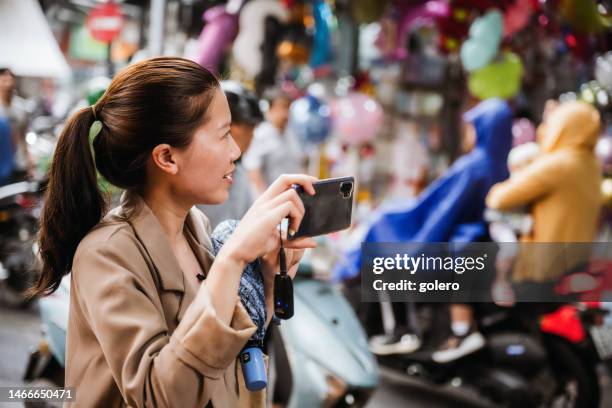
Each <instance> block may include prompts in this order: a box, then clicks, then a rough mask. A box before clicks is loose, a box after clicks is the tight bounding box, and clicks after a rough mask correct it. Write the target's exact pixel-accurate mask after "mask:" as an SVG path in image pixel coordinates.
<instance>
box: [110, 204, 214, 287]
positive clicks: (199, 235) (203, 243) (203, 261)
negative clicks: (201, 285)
mask: <svg viewBox="0 0 612 408" xmlns="http://www.w3.org/2000/svg"><path fill="white" fill-rule="evenodd" d="M119 211H120V212H121V213H122V216H123V218H125V219H126V220H127V222H128V223H129V224H130V225H131V226H132V227H133V229H134V231H135V233H136V236H137V238H138V240H139V241H140V242H141V243H142V244H143V245H144V247H145V249H146V251H147V253H148V254H149V256H150V257H151V259H152V260H153V263H154V264H155V268H156V270H157V273H158V275H159V280H160V283H161V287H162V289H163V290H168V291H180V292H185V279H184V276H183V272H182V270H181V267H180V265H179V263H178V260H177V259H176V256H175V255H174V252H172V248H171V247H170V242H169V241H168V238H167V237H166V234H165V232H164V230H163V228H162V226H161V224H160V223H159V221H158V219H157V217H156V216H155V214H154V213H153V211H152V210H151V209H150V208H149V206H148V205H147V204H146V202H145V201H144V200H143V199H142V197H140V195H138V194H136V193H124V194H123V195H122V197H121V206H120V209H119ZM196 212H199V210H198V209H197V208H195V207H194V208H192V209H191V210H190V211H189V214H187V218H186V220H185V227H184V228H185V235H186V237H187V241H188V242H189V244H190V246H191V248H192V250H193V252H194V254H195V256H196V258H197V259H198V262H199V263H200V266H201V268H202V270H203V272H204V273H205V274H207V273H208V271H209V270H210V267H211V265H212V262H213V260H214V255H213V250H212V243H211V241H210V231H209V229H208V224H207V222H206V219H205V217H204V216H203V215H202V213H201V212H200V213H199V214H197V213H196Z"/></svg>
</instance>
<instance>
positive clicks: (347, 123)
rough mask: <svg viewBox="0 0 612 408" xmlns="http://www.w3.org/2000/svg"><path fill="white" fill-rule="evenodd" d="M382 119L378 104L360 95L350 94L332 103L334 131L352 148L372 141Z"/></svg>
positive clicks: (356, 93)
mask: <svg viewBox="0 0 612 408" xmlns="http://www.w3.org/2000/svg"><path fill="white" fill-rule="evenodd" d="M383 117H384V115H383V111H382V108H381V106H380V104H379V103H378V102H376V101H375V100H374V99H372V98H370V97H369V96H367V95H364V94H362V93H358V92H352V93H349V94H348V95H347V96H345V97H342V98H338V99H336V100H335V101H334V102H333V103H332V118H333V122H334V128H335V131H336V132H337V133H338V135H339V136H340V139H341V140H342V141H343V142H345V143H347V144H350V145H353V146H355V145H360V144H363V143H366V142H369V141H370V140H372V139H374V138H375V137H376V135H377V134H378V132H379V131H380V128H381V126H382V123H383Z"/></svg>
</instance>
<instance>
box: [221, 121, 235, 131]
mask: <svg viewBox="0 0 612 408" xmlns="http://www.w3.org/2000/svg"><path fill="white" fill-rule="evenodd" d="M231 125H232V122H231V121H227V122H223V124H222V125H221V126H219V130H222V129H226V128H228V127H230V126H231Z"/></svg>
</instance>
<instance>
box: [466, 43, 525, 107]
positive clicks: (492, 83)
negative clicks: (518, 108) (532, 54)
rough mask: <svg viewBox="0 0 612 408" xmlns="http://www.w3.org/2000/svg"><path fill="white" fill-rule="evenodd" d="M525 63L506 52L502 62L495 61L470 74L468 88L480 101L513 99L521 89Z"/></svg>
mask: <svg viewBox="0 0 612 408" xmlns="http://www.w3.org/2000/svg"><path fill="white" fill-rule="evenodd" d="M522 77H523V63H522V62H521V58H520V57H519V56H518V55H516V54H514V53H511V52H506V53H504V55H503V58H502V59H501V61H494V62H493V63H491V64H489V65H487V66H486V67H484V68H480V69H479V70H476V71H474V72H472V73H471V74H470V77H469V79H468V88H469V90H470V92H471V93H472V95H474V96H476V97H477V98H479V99H489V98H495V97H497V98H502V99H507V98H512V97H513V96H515V95H516V94H517V93H518V91H519V90H520V88H521V79H522Z"/></svg>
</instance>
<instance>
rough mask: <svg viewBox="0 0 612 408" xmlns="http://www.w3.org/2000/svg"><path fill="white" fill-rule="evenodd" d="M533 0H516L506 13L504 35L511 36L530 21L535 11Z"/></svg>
mask: <svg viewBox="0 0 612 408" xmlns="http://www.w3.org/2000/svg"><path fill="white" fill-rule="evenodd" d="M531 4H532V0H516V2H515V3H514V4H512V5H510V6H509V7H508V8H507V9H506V12H505V13H504V37H509V36H512V35H514V34H515V33H517V32H518V31H520V30H522V29H523V28H524V27H525V26H526V25H527V23H528V22H529V17H531V13H532V12H533V8H532V6H531Z"/></svg>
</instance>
